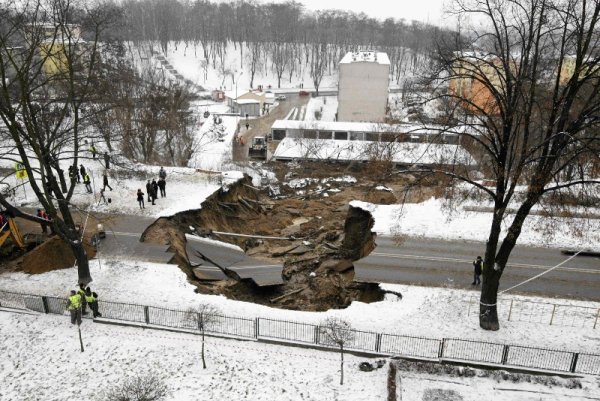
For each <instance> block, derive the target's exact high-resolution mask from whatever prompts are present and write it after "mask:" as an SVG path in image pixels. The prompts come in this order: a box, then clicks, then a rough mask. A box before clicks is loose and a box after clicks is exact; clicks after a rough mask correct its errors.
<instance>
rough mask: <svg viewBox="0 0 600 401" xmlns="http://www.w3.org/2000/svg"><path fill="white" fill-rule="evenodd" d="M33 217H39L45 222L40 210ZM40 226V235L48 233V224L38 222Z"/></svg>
mask: <svg viewBox="0 0 600 401" xmlns="http://www.w3.org/2000/svg"><path fill="white" fill-rule="evenodd" d="M35 215H36V216H37V217H39V218H40V219H44V220H47V219H46V217H45V216H44V215H45V213H44V212H42V209H38V210H37V213H36V214H35ZM40 226H42V233H44V234H46V233H48V223H43V222H40Z"/></svg>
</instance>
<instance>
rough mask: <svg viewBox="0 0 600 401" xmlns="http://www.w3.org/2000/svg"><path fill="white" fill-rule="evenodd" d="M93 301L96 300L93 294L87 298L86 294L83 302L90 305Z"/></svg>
mask: <svg viewBox="0 0 600 401" xmlns="http://www.w3.org/2000/svg"><path fill="white" fill-rule="evenodd" d="M95 300H96V298H95V297H94V294H92V295H89V296H88V295H87V294H86V296H85V302H87V303H88V304H91V303H92V302H94V301H95Z"/></svg>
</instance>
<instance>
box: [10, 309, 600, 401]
mask: <svg viewBox="0 0 600 401" xmlns="http://www.w3.org/2000/svg"><path fill="white" fill-rule="evenodd" d="M0 327H2V330H1V331H0V354H1V355H2V358H1V359H0V383H2V385H1V386H0V399H2V400H3V401H22V400H28V401H63V400H66V399H80V400H86V401H87V400H98V401H99V400H103V398H102V397H103V392H105V391H106V390H107V389H108V388H111V387H113V386H115V385H117V384H118V383H122V382H123V380H124V379H125V378H128V377H133V376H137V375H141V376H143V375H146V374H148V373H154V374H156V376H157V377H158V378H160V379H162V381H163V382H164V383H165V384H166V385H167V387H168V389H169V392H170V394H169V396H168V397H167V398H166V399H167V400H169V401H192V400H201V401H210V400H217V399H221V400H256V401H273V400H279V401H286V400H290V401H299V400H304V401H309V400H315V401H317V400H318V401H329V400H331V401H333V400H344V401H369V400H383V399H387V371H388V366H387V364H386V365H385V366H384V367H383V368H381V369H377V370H375V371H373V372H361V371H359V370H358V364H359V363H361V362H364V361H369V362H371V363H373V360H370V359H367V358H359V357H356V356H352V355H346V356H345V369H344V374H345V379H344V385H340V384H339V367H340V359H339V354H337V353H335V352H324V351H315V350H308V349H302V348H290V347H283V346H279V345H273V344H261V343H256V342H251V341H238V340H230V339H219V338H212V337H208V338H207V340H206V351H205V352H206V361H207V369H202V363H201V359H200V349H201V342H200V336H197V335H192V334H181V333H168V332H160V331H153V330H143V329H139V328H131V327H119V326H105V325H102V324H94V323H91V322H89V321H84V322H83V325H82V338H83V343H84V347H85V352H84V353H81V352H80V348H79V341H78V334H77V330H76V329H75V326H71V325H70V323H69V322H68V317H64V318H61V317H58V316H31V315H19V314H13V313H4V312H0ZM49 350H51V352H49ZM398 374H399V375H400V380H401V388H400V391H399V392H401V396H402V400H404V401H407V400H414V401H417V400H419V401H421V400H423V399H424V398H423V394H424V393H426V392H428V391H429V392H436V391H437V392H439V391H440V390H445V391H450V390H452V391H454V392H456V393H457V394H460V395H461V396H462V397H463V398H461V399H462V400H464V401H476V400H480V399H481V395H482V394H486V398H488V399H493V400H507V401H508V400H515V399H519V400H523V401H530V400H531V401H533V400H540V399H544V400H548V401H558V400H564V399H567V398H569V399H571V400H593V399H598V398H593V397H590V396H593V395H594V394H597V391H598V389H597V383H594V381H593V379H584V380H582V386H583V388H582V389H568V388H566V387H563V386H555V387H553V388H549V387H545V386H542V385H539V384H537V385H535V384H529V383H525V384H524V383H519V384H513V383H510V382H496V381H495V380H492V379H489V378H480V377H472V378H460V377H452V378H448V377H445V376H436V375H429V374H422V373H414V372H410V373H408V372H402V371H399V372H398ZM562 382H564V381H562ZM515 397H517V398H515ZM540 397H543V398H540ZM439 399H440V400H441V399H443V398H439Z"/></svg>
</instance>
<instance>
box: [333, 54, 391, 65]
mask: <svg viewBox="0 0 600 401" xmlns="http://www.w3.org/2000/svg"><path fill="white" fill-rule="evenodd" d="M363 62H365V63H377V64H383V65H389V64H390V59H389V57H388V55H387V53H383V52H373V51H360V52H348V53H346V55H345V56H344V57H342V60H341V61H340V64H352V63H363Z"/></svg>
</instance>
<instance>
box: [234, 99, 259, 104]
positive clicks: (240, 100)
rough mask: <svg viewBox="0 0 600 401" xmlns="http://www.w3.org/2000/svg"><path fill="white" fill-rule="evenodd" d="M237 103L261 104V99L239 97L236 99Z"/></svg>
mask: <svg viewBox="0 0 600 401" xmlns="http://www.w3.org/2000/svg"><path fill="white" fill-rule="evenodd" d="M235 102H236V103H237V104H260V101H259V100H256V99H239V98H238V99H237V100H236V101H235Z"/></svg>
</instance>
